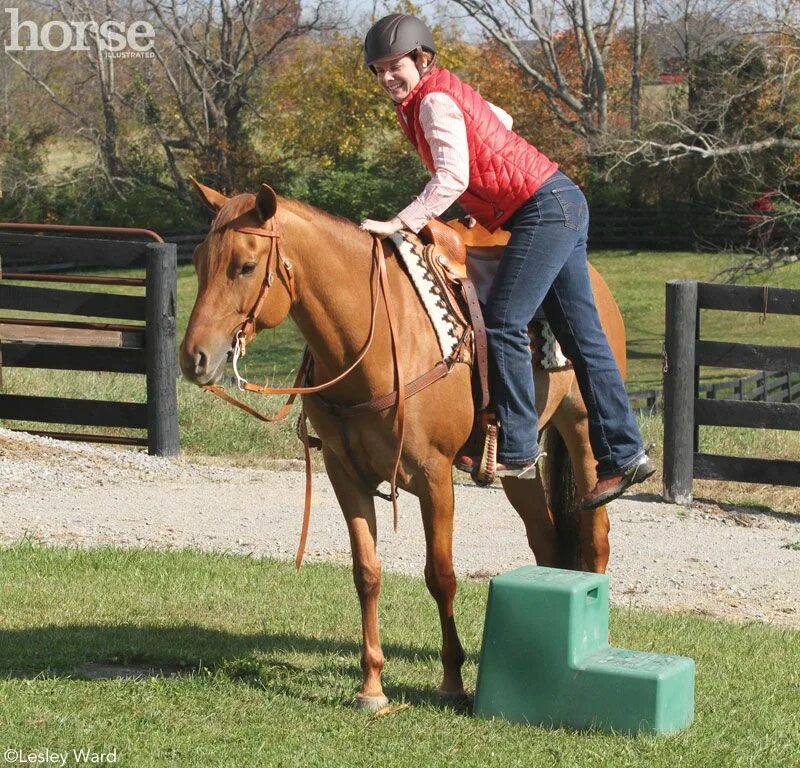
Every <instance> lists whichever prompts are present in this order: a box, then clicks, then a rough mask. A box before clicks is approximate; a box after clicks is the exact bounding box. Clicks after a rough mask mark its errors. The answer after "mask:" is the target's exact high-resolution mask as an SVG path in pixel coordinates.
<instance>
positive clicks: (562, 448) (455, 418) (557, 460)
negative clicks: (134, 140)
mask: <svg viewBox="0 0 800 768" xmlns="http://www.w3.org/2000/svg"><path fill="white" fill-rule="evenodd" d="M196 186H197V188H198V190H199V192H200V194H201V196H202V197H203V199H204V200H205V202H206V204H207V205H208V206H209V207H210V208H211V209H212V210H214V211H215V212H216V217H215V219H214V222H213V224H212V227H211V230H210V232H209V234H208V235H207V236H206V238H205V240H204V241H203V242H202V243H201V244H200V245H199V246H198V247H197V249H196V251H195V253H194V265H195V270H196V272H197V279H198V292H197V299H196V301H195V305H194V308H193V310H192V314H191V318H190V320H189V326H188V328H187V330H186V335H185V337H184V339H183V342H182V344H181V350H180V360H181V368H182V369H183V373H184V375H185V377H186V378H187V379H189V380H190V381H192V382H194V383H196V384H198V385H208V384H212V383H214V382H216V381H218V380H219V379H220V377H221V376H222V374H223V371H224V369H225V365H226V362H227V360H228V359H229V355H230V353H231V352H232V348H233V345H234V338H235V337H236V336H237V334H238V333H239V332H240V331H241V329H242V328H243V326H245V325H247V320H248V317H249V316H250V314H252V313H254V312H255V313H256V316H255V317H254V322H253V323H252V325H251V328H248V332H252V334H253V335H254V334H255V333H257V332H258V331H260V330H262V329H264V328H272V327H274V326H276V325H278V324H279V323H280V322H282V321H283V320H284V319H285V318H286V316H287V315H289V316H291V318H292V320H293V321H294V322H295V324H296V325H297V327H298V328H299V330H300V332H301V334H302V335H303V337H304V339H305V341H306V343H307V344H308V348H309V351H310V354H311V356H312V358H313V373H312V377H313V382H320V381H323V382H324V381H328V380H329V379H331V378H333V377H335V376H337V374H339V373H341V372H342V371H344V370H345V369H347V368H348V367H349V366H350V365H351V364H352V363H353V361H354V360H356V359H357V357H358V356H359V354H360V353H361V352H362V351H363V349H364V348H365V341H366V340H367V338H368V336H369V335H370V328H371V317H372V315H373V314H374V315H375V317H374V333H373V338H372V343H371V346H370V347H369V349H368V351H367V353H366V354H365V355H364V357H363V360H362V361H361V362H360V364H359V365H358V366H356V367H355V368H354V369H353V370H352V372H351V373H349V374H348V375H347V376H345V377H344V378H343V379H342V380H341V381H339V382H338V383H337V384H335V385H334V386H333V387H332V388H330V389H328V390H327V391H326V393H325V401H323V400H322V399H321V398H320V397H317V396H315V395H304V397H303V408H304V409H305V412H306V414H307V416H308V418H309V420H310V422H311V424H312V426H313V427H314V430H315V431H316V433H317V435H319V437H320V438H321V440H322V455H323V459H324V462H325V468H326V470H327V473H328V476H329V478H330V482H331V484H332V486H333V489H334V491H335V493H336V497H337V499H338V502H339V504H340V506H341V508H342V512H343V513H344V517H345V520H346V522H347V527H348V531H349V534H350V543H351V547H352V554H353V578H354V581H355V586H356V590H357V592H358V598H359V601H360V604H361V615H362V631H363V649H362V656H361V667H362V671H363V680H362V685H361V689H360V691H359V692H358V694H357V697H356V701H357V703H358V705H359V706H361V707H364V708H367V709H377V708H380V707H381V706H384V705H385V704H386V701H387V699H386V697H385V696H384V694H383V688H382V685H381V671H382V669H383V665H384V656H383V651H382V649H381V642H380V635H379V631H378V595H379V592H380V588H381V564H380V560H379V559H378V556H377V553H376V541H377V531H376V522H375V507H374V491H375V489H376V488H377V486H378V485H379V484H380V483H381V482H382V481H386V480H388V479H389V478H390V477H391V475H392V472H393V469H394V466H395V455H394V454H395V449H396V446H397V444H398V429H397V424H396V419H395V415H396V414H395V410H396V409H395V407H392V408H388V409H386V410H382V411H380V412H370V413H364V414H363V415H360V416H358V417H357V418H349V419H347V421H346V423H342V421H341V419H340V418H339V417H337V416H336V415H335V414H334V413H333V412H332V410H331V409H330V407H329V406H328V405H326V402H327V403H330V402H334V403H337V404H355V403H362V402H365V401H368V400H370V399H372V398H374V397H376V396H380V395H385V394H387V393H391V392H393V391H394V390H395V389H396V382H395V370H394V361H393V356H392V340H391V333H390V327H389V319H388V308H386V307H385V306H384V305H383V304H378V303H377V296H376V292H377V291H378V290H379V288H378V286H379V282H378V275H377V274H376V272H377V270H378V266H377V262H376V261H375V259H374V258H373V255H374V253H373V248H374V242H373V239H372V237H371V236H370V235H369V234H367V233H365V232H363V231H361V230H360V229H359V228H358V227H357V226H356V225H354V224H353V223H351V222H349V221H347V220H345V219H341V218H337V217H334V216H331V215H329V214H326V213H324V212H322V211H319V210H316V209H314V208H312V207H311V206H309V205H306V204H303V203H300V202H297V201H293V200H288V199H285V198H277V197H276V195H275V193H274V192H273V191H272V190H271V189H270V188H269V187H268V186H266V185H262V188H261V190H260V192H259V193H258V195H252V194H240V195H237V196H235V197H231V198H228V197H226V196H224V195H222V194H220V193H219V192H216V191H214V190H213V189H210V188H208V187H205V186H203V185H200V184H197V183H196ZM276 234H279V236H280V241H279V242H280V253H279V258H278V259H277V260H275V258H274V256H275V253H274V252H273V251H274V250H277V248H278V241H277V239H276V238H275V235H276ZM465 234H468V231H465ZM259 235H264V236H259ZM385 253H386V261H385V269H386V278H387V283H388V289H389V291H390V293H391V303H392V304H393V305H394V311H395V313H396V316H397V323H396V327H397V328H398V329H399V333H398V336H399V338H398V339H397V347H398V350H397V351H398V354H399V356H400V357H401V358H402V360H403V361H405V368H406V370H405V373H404V380H405V381H410V380H413V379H414V378H415V377H417V376H419V375H421V374H422V373H423V372H425V371H428V370H429V369H431V368H432V367H434V366H435V365H436V364H437V362H439V361H440V360H441V353H440V351H439V347H438V344H437V341H436V337H435V335H434V331H433V328H432V325H431V322H430V320H429V319H428V317H427V315H426V313H425V310H424V309H423V307H422V304H421V302H420V300H419V298H418V296H417V293H416V291H415V289H414V287H413V285H412V284H411V282H410V280H409V278H408V276H407V274H406V272H405V270H404V268H403V267H402V266H401V265H400V264H399V263H398V261H397V259H395V258H393V256H392V254H391V251H390V249H389V248H388V246H387V247H386V248H385ZM268 261H269V262H270V265H271V266H270V270H272V269H273V268H274V270H275V272H274V278H275V279H274V280H273V279H271V278H270V279H269V280H267V279H266V272H267V269H268V266H267V262H268ZM592 280H593V286H594V290H595V297H596V300H597V304H598V309H599V311H600V316H601V319H602V322H603V325H604V327H605V330H606V333H607V334H608V336H609V340H610V342H611V344H612V349H614V351H615V354H616V355H617V359H618V362H619V363H620V367H621V368H622V370H623V371H624V364H625V360H624V328H623V326H622V320H621V317H620V314H619V310H618V309H617V307H616V304H615V303H614V300H613V298H612V297H611V294H610V292H609V290H608V288H607V286H606V285H605V283H604V282H603V281H602V279H600V277H599V275H597V273H596V272H594V271H593V275H592ZM266 285H269V291H268V294H267V295H266V298H265V299H264V298H262V293H263V286H266ZM375 306H377V311H375V309H374V307H375ZM470 375H471V374H470V368H469V367H468V366H467V365H466V364H456V365H454V366H453V367H452V370H451V372H450V373H449V374H448V375H447V376H445V377H444V378H440V379H438V380H437V381H436V382H435V383H433V384H432V385H431V386H429V387H427V388H426V389H424V390H422V391H421V392H418V393H417V394H415V395H414V396H413V397H410V398H408V399H407V400H406V401H405V424H406V429H405V441H404V445H403V450H402V456H401V458H400V462H399V467H398V472H397V486H398V488H400V489H402V490H404V491H407V492H408V493H412V494H414V495H415V496H417V498H418V499H419V504H420V508H421V512H422V521H423V525H424V530H425V540H426V562H425V582H426V584H427V587H428V590H429V591H430V593H431V595H432V596H433V598H434V599H435V601H436V603H437V606H438V610H439V618H440V621H441V629H442V663H443V668H444V671H443V678H442V682H441V685H440V687H439V692H440V693H441V694H442V695H443V696H456V697H459V696H463V695H464V688H463V685H462V678H461V666H462V663H463V661H464V652H463V650H462V647H461V643H460V641H459V638H458V634H457V632H456V624H455V618H454V615H453V599H454V596H455V592H456V578H455V575H454V572H453V562H452V538H453V479H452V465H453V459H454V457H455V455H456V453H457V451H458V450H459V449H460V448H461V447H462V446H463V445H464V443H465V441H466V440H467V438H468V436H469V435H470V431H471V428H472V423H473V415H474V414H473V402H472V390H471V381H470ZM535 378H536V395H537V408H538V411H539V414H540V422H541V424H542V426H544V425H547V424H549V425H550V426H551V428H550V429H548V430H547V434H548V442H547V446H546V447H547V449H548V451H549V456H548V459H547V466H546V473H547V477H548V485H549V489H548V490H549V494H548V493H546V492H545V487H544V485H543V483H542V480H541V478H537V479H536V480H519V479H517V478H505V479H504V480H503V487H504V490H505V492H506V494H507V496H508V498H509V500H510V501H511V503H512V505H513V506H514V508H515V509H516V511H517V512H518V513H519V515H520V517H521V518H522V520H523V522H524V524H525V529H526V532H527V537H528V542H529V543H530V546H531V549H532V550H533V553H534V555H535V557H536V561H537V562H538V563H539V564H541V565H551V566H556V567H579V568H582V569H584V570H590V571H597V572H603V571H604V570H605V567H606V564H607V562H608V555H609V546H608V530H609V523H608V515H607V514H606V510H605V508H604V507H601V508H599V509H595V510H589V511H579V510H578V507H577V504H575V503H574V498H573V499H572V501H570V499H568V498H567V495H565V494H564V493H563V490H564V487H566V486H567V485H569V486H571V489H572V493H573V496H574V495H575V494H577V498H580V495H581V494H583V493H584V492H585V491H586V490H587V489H589V488H591V487H592V486H593V485H594V483H595V480H596V476H595V461H594V458H593V456H592V451H591V448H590V446H589V439H588V430H587V419H586V409H585V406H584V404H583V401H582V399H581V396H580V393H579V391H578V387H577V384H576V379H575V375H574V373H573V371H572V370H559V371H552V372H545V371H540V370H537V371H536V372H535ZM309 383H312V382H309ZM443 405H446V407H443ZM553 427H554V428H555V429H553ZM567 453H568V457H567ZM570 463H571V465H572V470H573V471H574V482H573V480H572V473H571V472H570V471H569V470H570V467H569V465H570ZM548 495H549V500H550V506H548ZM487 535H490V534H487Z"/></svg>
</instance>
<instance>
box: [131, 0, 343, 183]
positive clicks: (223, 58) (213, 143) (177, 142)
mask: <svg viewBox="0 0 800 768" xmlns="http://www.w3.org/2000/svg"><path fill="white" fill-rule="evenodd" d="M146 2H147V4H148V7H149V8H150V9H151V11H152V12H153V14H154V15H155V17H156V19H157V20H158V23H159V29H158V32H159V33H160V34H163V35H166V37H167V39H168V41H169V44H168V45H167V46H164V45H157V46H156V49H155V51H156V57H157V59H158V61H159V62H160V64H161V66H162V68H163V72H164V75H165V76H166V80H167V83H168V85H169V89H170V93H171V97H172V100H173V102H174V104H175V107H176V112H175V120H173V121H170V120H167V119H166V118H163V119H162V116H159V117H158V119H154V120H153V121H152V122H153V125H154V128H156V129H157V130H159V131H161V132H162V143H164V147H165V151H166V150H168V149H169V148H170V147H191V149H192V150H193V151H194V153H195V154H196V156H197V157H198V159H199V164H200V168H199V171H200V174H201V175H202V176H203V177H204V178H205V179H206V180H207V181H209V183H211V184H212V185H213V186H215V187H217V188H221V189H231V188H232V187H233V185H234V181H235V179H236V178H237V176H238V175H239V173H240V172H241V171H242V169H244V168H246V166H247V165H248V164H249V162H250V160H251V158H250V153H251V149H252V148H251V146H250V143H249V140H248V135H247V125H246V120H245V114H246V112H247V110H251V111H252V112H254V113H256V114H259V113H258V111H257V109H256V108H255V106H254V102H253V99H252V95H253V91H254V89H255V86H256V84H257V83H259V82H260V78H261V76H262V75H263V74H264V72H265V69H267V68H268V67H270V66H274V65H275V63H276V62H277V60H278V58H279V56H280V55H281V54H283V53H285V52H286V51H287V50H288V47H289V44H290V43H291V42H292V41H295V40H297V39H298V38H301V37H303V36H305V35H307V34H309V33H310V32H312V31H313V30H319V29H326V28H329V27H331V26H332V24H331V23H330V22H329V21H326V19H325V18H324V12H325V3H324V0H320V2H318V3H317V4H316V5H313V6H311V7H308V8H307V10H306V15H304V14H303V13H302V12H301V7H300V2H299V0H146ZM168 131H172V132H174V133H175V134H177V136H172V137H169V138H167V137H166V135H163V134H165V133H166V132H168Z"/></svg>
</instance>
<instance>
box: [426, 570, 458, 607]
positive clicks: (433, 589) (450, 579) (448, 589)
mask: <svg viewBox="0 0 800 768" xmlns="http://www.w3.org/2000/svg"><path fill="white" fill-rule="evenodd" d="M425 584H426V586H427V587H428V592H430V593H431V595H433V597H434V599H436V600H452V599H453V598H454V597H455V594H456V574H455V571H454V570H453V567H452V566H449V567H447V568H443V567H437V566H436V565H435V564H433V563H428V564H427V565H426V566H425Z"/></svg>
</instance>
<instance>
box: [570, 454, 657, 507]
mask: <svg viewBox="0 0 800 768" xmlns="http://www.w3.org/2000/svg"><path fill="white" fill-rule="evenodd" d="M655 471H656V467H655V464H653V463H652V462H651V461H650V457H649V456H648V455H647V454H646V453H645V454H644V455H643V456H642V458H641V459H640V460H639V461H638V462H637V463H636V464H633V465H632V466H630V467H628V468H627V469H623V470H622V471H621V472H618V473H617V474H615V475H601V476H600V477H598V478H597V484H596V485H595V486H594V488H592V490H591V491H589V493H587V494H586V495H585V496H584V497H583V499H582V505H583V508H584V509H596V508H597V507H601V506H602V505H603V504H608V502H609V501H613V500H614V499H616V498H618V497H620V496H622V494H623V493H625V491H627V490H628V488H629V487H630V486H632V485H635V484H636V483H641V482H644V481H645V480H647V478H648V477H651V476H652V475H653V474H655Z"/></svg>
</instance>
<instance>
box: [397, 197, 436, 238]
mask: <svg viewBox="0 0 800 768" xmlns="http://www.w3.org/2000/svg"><path fill="white" fill-rule="evenodd" d="M397 218H398V219H400V221H402V222H403V224H405V226H406V229H410V230H411V231H412V232H415V233H416V232H419V231H420V230H421V229H422V228H423V227H424V226H425V225H426V224H427V223H428V222H429V221H430V220H431V219H433V218H435V217H434V216H432V215H431V212H430V211H429V210H428V209H427V208H426V207H425V206H424V205H423V204H422V203H420V202H419V200H414V201H413V202H412V203H410V204H409V205H407V206H406V207H405V208H403V210H402V211H400V213H398V214H397Z"/></svg>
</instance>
